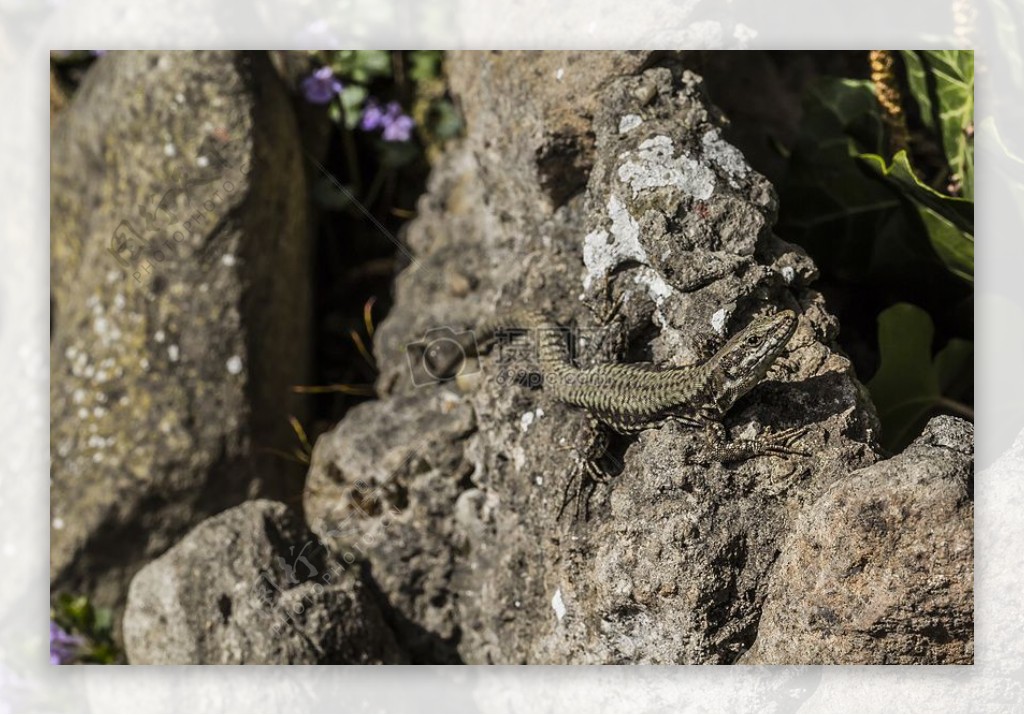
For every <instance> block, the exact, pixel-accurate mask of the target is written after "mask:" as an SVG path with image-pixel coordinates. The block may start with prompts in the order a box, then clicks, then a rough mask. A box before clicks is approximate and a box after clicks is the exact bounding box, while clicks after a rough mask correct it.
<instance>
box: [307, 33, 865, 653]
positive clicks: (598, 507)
mask: <svg viewBox="0 0 1024 715" xmlns="http://www.w3.org/2000/svg"><path fill="white" fill-rule="evenodd" d="M683 59H684V58H682V57H681V56H680V55H677V54H674V53H646V52H634V53H573V52H565V53H560V52H552V53H514V52H513V53H455V54H453V55H451V56H450V57H449V72H450V77H451V84H452V89H453V91H454V92H455V94H456V95H457V96H458V98H459V101H460V105H461V107H462V108H463V110H464V112H465V114H466V118H467V123H468V131H467V136H466V138H465V139H464V140H463V141H462V142H461V143H460V144H459V145H458V146H456V147H454V148H453V149H452V150H451V151H449V152H448V153H447V154H446V156H445V157H444V158H443V160H442V161H441V163H440V165H439V166H437V167H436V168H435V171H434V173H433V175H432V177H431V182H430V189H429V192H428V194H427V195H426V196H425V197H423V199H422V200H421V202H420V206H419V212H418V217H417V219H416V220H415V221H414V222H413V223H412V224H411V225H410V227H409V230H408V232H407V236H406V238H407V242H408V244H409V246H410V248H411V249H412V251H413V254H414V258H413V261H412V265H411V266H410V268H409V269H408V270H406V271H405V272H403V273H402V274H401V275H400V276H399V277H398V279H397V282H396V296H395V298H396V300H395V305H394V308H393V310H392V312H391V313H390V314H389V316H388V318H387V320H385V321H384V322H383V323H382V325H381V326H380V327H379V329H378V331H377V333H376V339H375V350H376V354H377V361H378V365H379V367H380V378H379V381H378V388H379V390H380V392H381V393H382V395H383V396H384V397H383V398H382V399H381V400H380V401H376V402H370V403H367V404H365V405H362V406H361V407H360V408H359V410H358V411H357V412H353V413H351V414H349V415H348V416H347V417H346V419H344V420H343V421H342V422H341V423H340V424H339V425H338V426H337V427H336V428H335V429H334V430H333V431H332V432H331V433H329V434H328V435H325V436H324V437H322V438H321V442H320V444H318V446H317V449H316V451H315V453H314V459H313V464H312V466H311V471H310V481H309V489H308V490H307V493H306V497H305V508H306V513H307V516H308V517H309V519H310V523H311V525H312V526H313V528H314V530H315V531H316V532H317V534H318V536H320V537H321V538H323V539H324V540H325V542H327V543H329V544H331V545H332V547H333V548H336V549H339V550H348V551H349V552H352V553H353V556H354V557H355V558H361V559H365V560H366V562H367V564H368V568H369V571H370V573H372V574H375V575H376V574H380V575H381V578H380V580H379V585H380V587H381V591H382V593H383V594H384V595H385V597H386V598H387V599H388V601H389V603H390V604H391V605H392V607H393V608H395V610H396V612H398V613H400V614H401V615H402V617H404V618H406V619H408V620H409V621H410V622H412V623H416V624H418V625H420V626H421V627H423V628H424V629H425V630H426V631H427V634H426V636H429V637H430V638H433V639H435V642H443V643H444V644H445V645H446V646H448V647H451V648H453V649H455V651H456V652H457V654H458V657H459V658H460V659H461V660H463V661H464V662H469V663H489V662H494V663H518V662H531V663H565V662H576V663H587V662H591V663H610V662H632V663H636V662H658V663H730V662H735V661H736V660H737V658H738V657H739V656H740V655H741V654H742V653H743V652H744V651H746V650H747V649H748V648H749V647H750V645H751V644H752V643H753V641H754V638H755V636H756V634H757V629H758V623H759V619H760V615H761V607H762V604H763V602H764V599H765V597H766V595H767V593H768V590H769V583H770V575H771V573H772V570H773V566H774V564H775V559H776V557H777V555H778V553H779V550H780V549H781V548H782V545H783V543H785V541H786V539H787V537H788V535H789V534H790V532H791V530H792V528H793V526H794V524H795V523H796V521H797V519H798V517H799V515H800V514H801V512H802V511H803V510H804V509H805V508H806V507H808V506H810V505H812V504H814V503H816V502H817V501H818V499H819V498H820V497H821V496H822V494H824V493H825V492H826V491H827V490H828V489H829V488H830V487H831V486H832V485H833V484H835V483H837V482H839V481H841V480H842V479H844V478H845V477H846V475H847V474H848V473H849V472H851V471H853V470H856V469H858V468H862V467H866V466H868V465H870V464H872V463H873V462H874V461H875V460H876V459H877V454H876V450H875V435H876V434H877V421H876V418H875V415H874V411H873V409H872V407H871V405H870V403H869V402H868V400H867V397H866V392H865V391H864V389H863V387H862V386H861V385H860V384H859V383H858V382H857V380H856V378H855V377H854V375H853V372H852V369H851V366H850V363H849V361H848V360H847V359H846V358H845V357H844V356H843V355H842V354H841V353H840V352H839V351H838V349H837V348H836V345H835V342H834V340H835V336H836V334H837V331H838V326H837V324H836V321H835V319H834V318H832V317H831V316H830V315H829V314H828V312H827V310H826V308H825V306H824V303H823V300H822V298H821V296H820V295H819V294H818V293H816V292H815V291H814V290H813V289H812V288H810V287H809V286H810V284H811V282H812V281H813V280H814V278H815V277H816V269H815V267H814V265H813V263H812V262H811V260H810V259H809V258H808V257H807V256H806V254H804V253H803V252H802V251H801V250H800V249H799V248H797V247H795V246H792V245H789V244H786V243H785V242H783V241H781V240H779V239H778V238H777V237H775V236H774V235H773V234H772V231H771V226H772V224H773V222H774V220H775V214H776V208H777V205H776V197H775V193H774V190H773V188H772V186H771V185H770V184H769V183H768V182H767V181H766V180H765V179H764V178H763V177H761V176H759V175H758V174H757V173H756V172H755V171H753V170H752V169H751V167H750V166H749V165H748V164H747V163H746V161H745V159H744V157H743V156H742V154H741V153H740V152H739V151H737V150H736V149H735V148H734V147H733V146H731V145H730V144H729V143H728V142H727V141H726V139H725V138H724V136H723V132H722V121H721V117H720V116H719V115H718V113H717V111H716V110H715V109H714V107H712V106H711V105H710V103H709V102H708V101H707V99H706V97H705V95H704V92H703V87H702V83H701V80H700V78H699V77H697V76H696V75H694V74H692V73H691V72H688V71H686V70H685V68H684V67H683V66H682V60H683ZM615 303H619V304H620V305H621V309H620V310H619V312H618V317H617V318H616V320H614V321H613V322H611V323H610V324H606V322H605V321H604V320H603V319H602V318H603V317H604V316H606V315H607V314H608V313H609V312H610V311H609V308H610V307H611V306H612V305H613V304H615ZM507 306H517V307H528V308H533V309H541V310H546V311H548V312H550V313H552V314H553V315H554V316H555V317H556V319H557V320H558V321H559V322H560V323H561V324H563V325H566V326H571V327H573V328H575V329H576V334H577V335H582V337H583V340H582V341H580V342H581V346H580V354H579V362H580V364H582V365H589V364H594V363H596V362H602V361H608V360H620V361H626V362H638V361H654V362H656V363H659V364H663V365H679V364H685V363H689V362H694V361H698V360H703V359H706V358H707V357H708V356H709V355H710V354H711V353H712V352H713V351H714V350H715V349H716V348H717V347H718V346H720V345H721V344H722V343H723V341H724V340H725V339H726V337H727V336H728V335H730V334H732V333H734V332H735V331H736V330H737V329H739V328H741V327H742V326H743V325H744V324H745V323H746V322H747V321H748V320H749V319H750V318H751V317H752V316H753V315H756V314H761V313H764V312H770V311H771V310H774V309H779V308H789V309H794V310H796V311H798V312H799V313H800V314H801V319H800V325H799V328H798V330H797V333H796V335H795V337H794V338H793V340H792V341H791V344H790V346H789V350H788V353H787V354H786V355H785V356H784V358H783V360H781V361H780V363H779V364H778V365H777V366H776V367H775V368H774V369H773V370H772V372H771V373H770V374H769V376H768V379H767V380H766V381H765V383H764V384H763V385H761V386H760V387H758V388H757V389H755V390H754V391H753V392H752V393H751V394H750V395H748V396H747V397H746V398H745V399H743V400H742V401H741V402H740V403H738V404H737V405H736V407H735V409H734V410H733V411H732V413H731V414H730V415H729V417H728V418H727V420H726V424H727V426H728V427H729V429H730V430H731V432H732V433H733V434H734V435H737V436H750V435H752V434H755V433H757V432H759V431H761V430H763V429H765V428H766V427H771V428H773V429H784V428H788V427H794V426H805V427H807V428H808V433H807V435H806V436H805V437H804V438H803V440H802V446H803V449H805V450H806V451H807V452H808V456H806V457H789V458H785V459H780V458H774V457H761V458H756V459H751V460H748V461H746V462H744V463H740V464H730V465H719V464H711V465H698V464H694V463H693V462H692V460H690V459H688V458H687V455H688V454H692V453H693V451H694V450H695V449H697V448H699V444H698V442H699V439H700V436H699V435H696V434H693V433H691V432H689V431H686V430H681V429H676V428H674V427H665V428H663V429H659V430H651V431H648V432H645V433H643V434H642V435H640V436H639V437H637V438H623V439H616V440H613V442H612V444H611V448H610V457H611V459H610V462H612V463H615V462H617V463H618V465H619V467H618V468H616V467H614V466H610V465H609V467H608V479H607V481H606V483H605V484H603V485H601V486H600V488H599V489H598V490H597V491H596V493H595V494H594V497H593V499H592V501H591V513H590V518H589V519H584V520H579V521H574V520H572V519H571V518H567V517H564V518H562V519H561V520H559V519H558V516H557V515H558V511H559V507H560V505H561V502H562V495H563V490H564V488H565V486H566V481H567V478H568V474H569V471H570V469H572V466H573V463H574V455H573V453H572V447H574V446H575V447H583V446H584V445H582V444H580V437H581V431H582V428H583V427H584V426H585V422H584V419H583V416H582V415H581V414H580V413H579V412H578V411H575V410H572V409H570V408H567V407H566V406H564V405H559V404H555V403H553V402H551V401H550V400H548V399H546V397H545V394H544V391H543V390H531V389H529V385H531V384H534V383H533V378H529V379H527V380H526V383H527V384H526V386H523V385H519V384H516V381H515V380H514V379H513V380H509V379H508V377H509V374H508V373H507V372H502V371H501V370H502V368H507V367H508V366H507V365H502V364H501V362H500V361H501V360H502V359H503V357H504V356H503V355H502V354H501V353H500V352H498V351H495V353H494V354H492V355H490V356H488V357H485V358H484V359H483V360H482V361H480V362H479V363H478V362H476V361H467V362H466V363H465V365H464V367H463V369H462V371H461V374H460V376H459V378H458V380H457V381H456V382H454V383H449V384H446V385H439V384H437V381H436V380H432V379H431V377H432V376H431V375H430V372H429V370H424V369H422V364H421V363H420V362H419V359H420V358H421V356H422V354H423V352H424V349H425V346H424V345H423V343H424V342H429V341H431V340H433V339H438V338H442V339H443V338H445V337H447V336H450V335H451V334H452V333H458V332H461V331H462V330H465V329H472V327H473V326H474V325H475V324H476V323H478V322H479V321H481V320H482V319H484V318H487V317H490V316H491V315H493V314H494V313H495V312H497V311H499V310H501V308H502V307H507ZM467 408H468V409H469V411H470V415H469V416H463V415H464V413H465V412H466V410H467ZM453 415H454V416H455V417H453ZM428 426H429V427H428ZM359 455H364V456H362V457H360V456H359ZM382 455H384V456H387V457H388V458H387V459H386V460H382V461H380V463H377V462H376V461H375V460H376V457H379V456H382ZM388 465H391V466H388ZM367 489H372V491H371V492H370V498H367V496H366V495H367ZM339 510H342V511H343V513H344V515H345V519H346V527H345V528H341V529H339V528H335V527H332V524H336V523H337V521H338V514H339ZM371 529H373V530H374V533H376V534H378V535H377V536H376V537H375V538H373V539H372V540H364V542H363V543H362V545H361V548H360V550H359V551H358V553H356V552H355V551H354V550H353V549H352V543H353V541H354V539H355V537H354V536H353V534H359V533H369V530H371ZM398 542H401V543H402V544H403V546H401V547H399V546H398V545H397V543H398ZM425 614H429V618H428V619H426V620H424V616H425ZM425 640H428V641H429V638H425Z"/></svg>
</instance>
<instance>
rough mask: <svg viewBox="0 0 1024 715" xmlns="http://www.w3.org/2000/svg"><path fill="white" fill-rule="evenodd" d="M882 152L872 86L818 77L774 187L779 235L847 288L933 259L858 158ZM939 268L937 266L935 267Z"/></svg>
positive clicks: (894, 197)
mask: <svg viewBox="0 0 1024 715" xmlns="http://www.w3.org/2000/svg"><path fill="white" fill-rule="evenodd" d="M884 151H885V131H884V125H883V122H882V119H881V116H880V113H879V107H878V100H877V99H876V97H875V92H874V88H873V85H872V84H871V83H870V82H867V81H860V80H844V79H834V78H825V79H823V80H822V81H820V82H818V83H817V84H815V85H814V86H813V87H812V88H811V89H810V90H809V91H808V93H807V95H806V96H805V99H804V107H803V121H802V123H801V127H800V134H799V138H798V140H797V143H796V144H795V145H794V147H793V153H792V155H791V157H790V160H789V163H788V168H787V173H786V178H785V180H784V182H783V185H782V190H781V192H780V193H781V202H780V205H781V212H780V217H779V227H780V231H781V232H782V233H783V235H784V236H786V238H787V239H788V240H792V241H796V242H797V243H800V244H801V245H803V246H805V247H806V248H807V249H808V251H809V252H810V253H811V255H813V256H815V259H816V260H818V261H819V264H821V265H822V267H823V268H827V269H828V270H829V271H830V272H832V273H833V274H835V275H836V276H838V277H840V278H841V279H842V280H845V281H849V282H851V283H858V282H863V281H864V280H865V277H867V276H881V275H886V274H888V275H891V276H894V277H898V276H899V275H900V274H902V273H903V272H904V271H905V270H906V269H907V267H908V266H912V265H920V264H921V261H922V260H924V261H929V260H931V261H935V263H936V264H938V261H936V260H935V257H934V255H933V252H932V251H931V249H930V248H929V246H928V243H927V241H926V240H925V239H924V237H923V236H920V235H919V231H917V230H916V229H917V227H916V226H914V225H912V224H910V223H909V221H908V220H907V219H908V217H907V215H906V214H907V212H906V211H905V209H904V205H903V203H902V201H901V198H900V195H899V193H898V192H897V191H894V190H893V188H892V187H891V186H889V185H887V184H886V183H885V182H883V181H879V180H878V178H877V177H876V176H873V175H872V174H871V173H870V172H869V171H867V170H866V167H864V166H863V164H862V163H861V162H860V161H858V160H857V157H859V156H860V155H862V154H864V153H870V154H876V155H880V154H882V153H883V152H884ZM940 270H941V268H940Z"/></svg>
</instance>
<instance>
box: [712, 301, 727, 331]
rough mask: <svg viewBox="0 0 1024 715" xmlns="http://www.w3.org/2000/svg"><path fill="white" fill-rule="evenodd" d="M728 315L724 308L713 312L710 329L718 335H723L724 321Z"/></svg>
mask: <svg viewBox="0 0 1024 715" xmlns="http://www.w3.org/2000/svg"><path fill="white" fill-rule="evenodd" d="M727 317H728V315H727V314H726V312H725V308H719V309H718V310H716V311H715V314H714V315H712V316H711V328H712V329H713V330H714V331H715V332H716V333H718V334H719V335H723V336H724V335H725V319H726V318H727Z"/></svg>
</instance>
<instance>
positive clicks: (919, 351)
mask: <svg viewBox="0 0 1024 715" xmlns="http://www.w3.org/2000/svg"><path fill="white" fill-rule="evenodd" d="M934 333H935V331H934V327H933V325H932V320H931V318H930V317H928V314H927V313H926V312H925V311H923V310H921V309H920V308H918V307H917V306H914V305H910V304H909V303H897V304H896V305H894V306H892V307H890V308H888V309H886V310H884V311H883V312H882V313H881V314H880V315H879V316H878V346H879V350H880V353H881V360H880V366H879V368H878V372H876V373H875V376H874V377H873V378H871V381H870V382H868V385H867V386H868V390H869V391H870V392H871V398H872V400H874V403H875V407H877V408H878V417H879V419H880V420H881V423H882V444H883V446H885V447H886V449H888V450H890V451H892V452H896V451H898V450H900V449H902V448H903V447H905V446H906V445H907V444H909V443H910V441H911V440H912V439H913V438H914V437H916V436H917V434H919V432H920V430H921V428H922V427H923V426H924V423H925V421H926V420H927V418H928V417H929V416H930V415H931V414H933V413H934V412H935V411H936V410H942V411H946V412H950V411H952V412H957V413H959V414H961V415H963V414H966V413H968V412H969V408H966V407H964V406H963V405H961V404H960V403H958V402H956V398H958V397H961V396H962V395H964V394H967V392H968V391H969V386H970V384H971V379H972V372H973V370H972V368H973V350H974V348H973V343H971V342H970V341H967V340H960V339H954V340H951V341H950V342H949V343H948V344H947V345H946V346H945V347H944V348H943V349H942V350H941V351H939V353H938V355H936V356H935V358H934V359H933V358H932V347H931V346H932V338H933V337H934Z"/></svg>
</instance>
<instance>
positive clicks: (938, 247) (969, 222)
mask: <svg viewBox="0 0 1024 715" xmlns="http://www.w3.org/2000/svg"><path fill="white" fill-rule="evenodd" d="M858 158H859V159H860V160H861V161H863V162H864V163H865V164H866V165H867V166H869V167H870V168H871V169H872V170H873V171H875V172H876V173H877V174H878V175H879V176H881V177H883V178H885V179H886V180H888V181H890V182H891V183H892V184H893V185H894V186H895V187H896V188H897V189H898V190H899V191H900V192H901V193H902V194H903V195H904V196H905V197H906V198H907V199H908V200H909V201H910V202H911V203H912V204H913V206H914V208H915V209H916V211H917V213H918V216H919V217H920V218H921V222H922V224H923V225H924V229H925V232H926V233H927V235H928V240H929V241H930V242H931V244H932V248H934V249H935V252H936V253H937V254H938V256H939V258H940V259H941V260H942V262H943V263H945V264H946V267H947V268H949V270H950V272H951V273H953V274H954V275H956V276H958V277H960V278H962V279H963V280H965V281H967V282H968V283H972V284H973V283H974V202H973V201H969V200H967V199H961V198H958V197H955V196H948V195H946V194H942V193H939V192H938V191H935V190H934V189H932V188H931V187H930V186H928V185H927V184H925V183H923V182H922V181H921V180H920V179H918V177H917V175H916V174H915V173H914V170H913V168H911V166H910V160H909V159H908V158H907V153H906V152H905V151H900V152H897V154H896V156H895V157H893V161H892V164H891V165H889V166H886V164H885V160H884V159H883V158H882V157H880V156H878V155H877V154H861V155H860V156H859V157H858Z"/></svg>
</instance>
